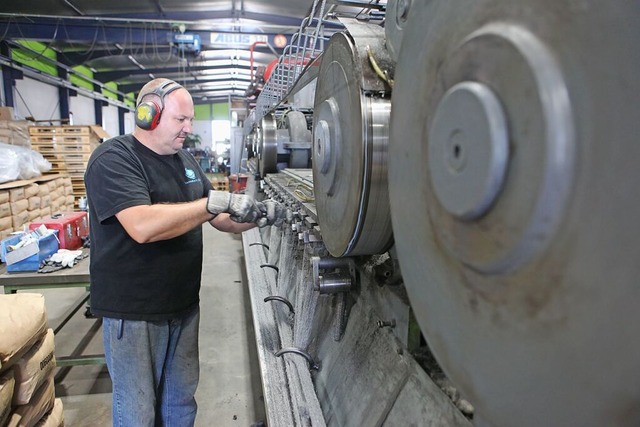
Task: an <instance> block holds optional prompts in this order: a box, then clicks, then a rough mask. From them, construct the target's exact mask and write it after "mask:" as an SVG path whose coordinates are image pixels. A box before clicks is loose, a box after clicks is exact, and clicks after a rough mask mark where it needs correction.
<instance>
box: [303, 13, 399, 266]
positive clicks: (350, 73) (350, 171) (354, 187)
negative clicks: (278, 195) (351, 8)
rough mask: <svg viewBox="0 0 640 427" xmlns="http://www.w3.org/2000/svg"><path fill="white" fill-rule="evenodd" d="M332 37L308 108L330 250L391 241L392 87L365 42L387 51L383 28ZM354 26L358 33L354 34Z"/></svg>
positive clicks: (379, 53)
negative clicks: (375, 66) (378, 72)
mask: <svg viewBox="0 0 640 427" xmlns="http://www.w3.org/2000/svg"><path fill="white" fill-rule="evenodd" d="M350 30H353V33H346V32H344V33H337V34H335V35H334V36H332V38H331V40H330V41H329V45H328V47H327V49H325V51H324V53H323V55H322V62H321V64H320V72H319V75H318V81H317V86H316V94H315V102H314V114H313V148H312V151H313V153H312V159H313V184H314V190H315V199H316V209H317V213H318V221H319V223H320V229H321V232H322V239H323V241H324V243H325V245H326V247H327V249H328V251H329V252H330V253H331V254H332V255H333V256H335V257H340V256H347V255H364V254H375V253H381V252H384V251H385V250H386V249H388V247H389V246H390V244H391V238H392V232H391V217H390V210H389V196H388V191H387V143H388V121H389V109H390V104H391V103H390V100H389V89H388V88H387V87H385V83H384V82H383V81H382V80H381V79H380V78H379V77H378V76H377V75H376V74H375V73H374V72H373V70H372V69H371V66H370V64H369V60H368V58H367V49H366V47H367V46H369V48H370V49H371V50H372V52H374V55H376V57H377V58H378V59H379V60H380V61H382V60H384V59H385V58H387V57H388V55H387V53H386V50H385V48H384V37H383V35H384V32H383V30H382V29H381V28H380V27H378V26H371V25H360V26H356V27H355V28H350ZM354 33H355V34H354Z"/></svg>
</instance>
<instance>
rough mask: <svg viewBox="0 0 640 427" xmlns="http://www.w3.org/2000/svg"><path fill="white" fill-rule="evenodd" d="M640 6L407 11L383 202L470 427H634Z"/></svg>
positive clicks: (437, 6)
mask: <svg viewBox="0 0 640 427" xmlns="http://www.w3.org/2000/svg"><path fill="white" fill-rule="evenodd" d="M639 16H640V6H639V3H637V2H625V1H619V0H618V1H612V2H596V1H566V2H557V1H551V0H539V1H527V2H513V1H506V0H478V1H474V2H468V1H463V0H446V1H431V2H426V4H421V5H420V6H418V4H417V3H416V2H413V4H412V9H411V14H410V16H409V18H408V21H407V25H406V27H404V36H403V40H402V48H401V51H400V54H399V61H398V64H397V68H396V75H395V81H396V85H395V87H394V93H393V103H392V111H391V125H390V126H391V131H390V144H389V156H390V159H389V187H390V189H389V192H390V200H391V206H392V220H393V229H394V235H395V240H396V247H397V251H398V257H399V260H400V265H401V269H402V275H403V278H404V280H405V284H406V288H407V291H408V294H409V297H410V301H411V305H412V307H413V309H414V311H415V315H416V318H417V320H418V322H419V324H420V326H421V328H422V330H423V332H424V334H425V337H426V339H427V341H428V343H429V345H430V347H431V349H432V351H433V352H434V354H435V356H436V358H437V360H438V361H439V362H440V364H441V365H442V367H443V369H444V370H445V372H446V373H447V375H448V376H449V377H450V378H451V379H452V381H453V382H454V383H455V384H456V385H457V386H458V387H459V389H460V390H461V393H462V394H463V395H464V396H465V398H467V399H468V400H469V401H471V403H472V404H473V405H474V407H475V409H476V418H474V422H477V424H478V425H491V426H497V427H501V426H505V427H506V426H514V425H517V426H525V427H526V426H541V425H544V426H583V427H584V426H604V425H616V426H637V425H640V386H639V385H638V384H640V340H638V336H639V331H638V325H640V310H638V308H637V305H638V302H639V301H640V286H639V285H638V283H637V282H638V277H640V262H639V261H638V260H639V259H640V227H638V219H639V218H640V190H639V186H638V180H639V178H640V168H639V166H638V165H639V164H640V144H638V141H637V136H638V135H640V125H639V123H640V121H639V120H638V118H639V117H640V102H639V98H638V94H639V93H640V79H638V76H639V75H640V55H638V47H637V46H638V43H639V42H640V25H638V17H639Z"/></svg>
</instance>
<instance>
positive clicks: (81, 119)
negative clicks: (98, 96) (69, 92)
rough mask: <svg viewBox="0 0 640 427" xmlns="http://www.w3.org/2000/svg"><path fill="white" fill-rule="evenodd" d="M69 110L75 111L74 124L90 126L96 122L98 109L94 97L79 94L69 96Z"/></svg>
mask: <svg viewBox="0 0 640 427" xmlns="http://www.w3.org/2000/svg"><path fill="white" fill-rule="evenodd" d="M69 112H71V113H73V124H74V125H76V126H89V125H95V124H96V110H95V107H94V102H93V98H87V97H86V96H83V95H80V94H78V96H70V97H69Z"/></svg>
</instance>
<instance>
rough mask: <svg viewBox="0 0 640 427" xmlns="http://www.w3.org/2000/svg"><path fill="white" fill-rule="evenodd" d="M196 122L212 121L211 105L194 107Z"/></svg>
mask: <svg viewBox="0 0 640 427" xmlns="http://www.w3.org/2000/svg"><path fill="white" fill-rule="evenodd" d="M194 109H195V114H196V118H195V119H196V120H212V119H213V112H212V109H211V104H198V105H196V106H195V107H194Z"/></svg>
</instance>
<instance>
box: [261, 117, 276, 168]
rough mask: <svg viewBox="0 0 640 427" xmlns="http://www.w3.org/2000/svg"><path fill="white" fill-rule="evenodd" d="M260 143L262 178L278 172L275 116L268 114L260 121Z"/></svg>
mask: <svg viewBox="0 0 640 427" xmlns="http://www.w3.org/2000/svg"><path fill="white" fill-rule="evenodd" d="M258 136H259V141H258V160H259V165H260V166H259V167H260V177H261V178H264V176H265V175H266V174H268V173H274V172H277V163H278V137H277V125H276V119H275V117H274V115H273V114H267V115H266V116H264V117H263V118H262V120H260V126H259V133H258Z"/></svg>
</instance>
